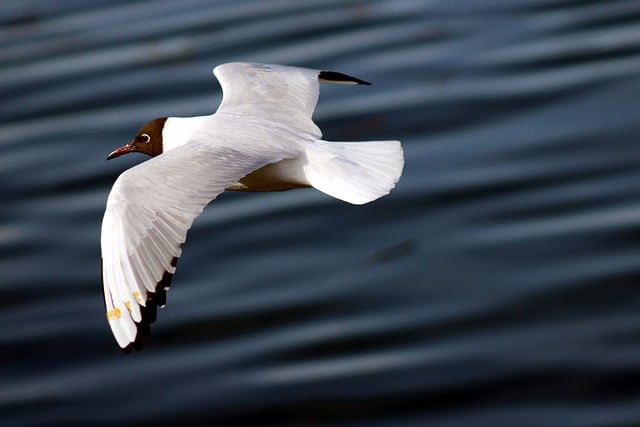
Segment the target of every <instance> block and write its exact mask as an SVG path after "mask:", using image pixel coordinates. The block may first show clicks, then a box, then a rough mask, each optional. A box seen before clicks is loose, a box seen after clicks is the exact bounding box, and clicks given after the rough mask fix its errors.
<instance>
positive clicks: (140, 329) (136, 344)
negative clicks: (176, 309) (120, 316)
mask: <svg viewBox="0 0 640 427" xmlns="http://www.w3.org/2000/svg"><path fill="white" fill-rule="evenodd" d="M177 264H178V258H177V257H174V258H173V259H172V260H171V265H172V266H173V267H175V266H176V265H177ZM172 278H173V274H171V273H169V272H168V271H165V272H164V274H163V275H162V278H161V279H160V281H159V282H158V284H157V285H156V291H155V292H150V293H149V294H148V295H147V301H146V305H145V306H140V314H141V316H142V319H141V320H140V322H136V328H137V332H136V337H135V339H134V340H133V342H131V343H129V344H128V345H127V346H126V347H124V348H123V349H122V351H123V352H125V353H127V354H129V353H131V351H132V350H134V349H135V350H136V351H141V350H142V349H143V347H144V345H143V341H144V339H145V338H147V337H149V335H151V324H152V323H154V322H155V321H156V317H157V314H158V307H164V305H165V304H166V302H167V290H168V289H169V287H170V286H171V279H172Z"/></svg>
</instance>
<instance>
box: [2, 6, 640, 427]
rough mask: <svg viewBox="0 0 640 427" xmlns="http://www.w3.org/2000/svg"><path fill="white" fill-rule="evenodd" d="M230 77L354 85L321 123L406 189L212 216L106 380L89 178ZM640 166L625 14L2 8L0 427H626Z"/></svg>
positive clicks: (638, 71)
mask: <svg viewBox="0 0 640 427" xmlns="http://www.w3.org/2000/svg"><path fill="white" fill-rule="evenodd" d="M234 60H246V61H255V62H268V63H281V64H290V65H299V66H307V67H312V68H319V69H329V70H335V71H341V72H344V73H347V74H351V75H355V76H358V77H360V78H362V79H364V80H367V81H371V82H372V83H373V85H372V86H370V87H365V86H358V87H354V86H333V85H324V86H323V87H322V93H321V97H320V102H319V104H318V108H317V110H316V114H315V116H314V117H315V120H316V122H317V123H318V124H319V125H320V127H321V128H322V129H323V131H324V137H325V139H329V140H373V139H400V140H401V141H402V143H403V146H404V149H405V156H406V165H405V171H404V174H403V177H402V179H401V181H400V183H399V184H398V186H397V188H396V189H395V190H394V191H393V192H392V193H391V194H390V195H389V196H388V197H385V198H383V199H381V200H379V201H377V202H375V203H371V204H369V205H366V206H351V205H348V204H346V203H343V202H340V201H337V200H334V199H332V198H330V197H328V196H326V195H324V194H322V193H320V192H317V191H314V190H312V189H305V190H295V191H289V192H283V193H260V194H238V193H225V194H224V195H223V196H221V197H220V198H219V199H218V200H216V201H215V202H214V203H212V204H211V205H210V206H209V207H208V208H207V209H206V210H205V212H204V214H203V215H202V216H201V217H200V218H198V220H197V221H196V223H195V225H194V227H193V229H192V232H191V233H190V236H189V240H188V242H187V244H186V245H185V249H184V252H183V256H182V258H181V261H180V266H179V269H178V271H177V274H176V275H175V277H174V280H173V287H172V289H171V291H170V293H169V294H168V304H167V306H166V307H165V308H164V309H162V310H161V311H160V312H159V316H158V321H157V322H156V324H154V327H153V330H152V337H151V338H150V339H149V340H148V341H147V343H146V347H145V350H144V351H142V352H140V353H134V354H130V355H124V354H122V353H121V352H120V350H119V349H118V348H117V345H116V343H115V341H114V340H113V338H112V337H111V334H110V331H109V328H108V325H107V324H106V321H105V316H104V307H103V302H102V289H101V282H100V252H99V229H100V222H101V218H102V214H103V211H104V205H105V201H106V197H107V194H108V192H109V189H110V187H111V185H112V183H113V181H114V180H115V178H116V177H117V175H118V174H119V173H121V172H122V171H123V170H125V169H126V168H128V167H130V166H132V165H134V164H136V163H139V162H141V161H144V160H145V159H144V157H143V156H139V155H132V156H127V157H124V158H119V159H117V160H113V161H109V162H105V160H104V159H105V156H106V154H107V153H109V152H110V151H111V150H112V149H113V148H115V147H117V146H120V145H123V144H124V143H126V142H128V141H129V139H130V138H131V137H132V136H133V135H134V134H135V132H136V131H137V129H138V128H139V126H140V125H141V124H143V123H145V122H146V121H148V120H150V119H152V118H155V117H159V116H166V115H170V116H192V115H201V114H207V113H210V112H213V111H214V110H215V108H216V107H217V105H218V103H219V101H220V96H221V94H220V89H219V86H218V84H217V82H216V80H215V79H214V78H213V76H212V75H211V69H212V68H213V67H214V66H215V65H217V64H220V63H224V62H229V61H234ZM639 147H640V2H638V1H637V0H627V1H625V0H617V1H613V0H609V1H580V0H564V1H562V0H555V1H552V0H476V1H451V0H441V1H438V0H432V1H429V0H420V1H419V0H394V1H348V0H322V1H316V0H310V1H300V0H297V1H294V0H265V1H260V2H255V1H235V0H234V1H231V0H229V1H211V0H184V1H175V0H159V1H142V0H138V1H124V0H122V1H104V0H102V1H101V0H92V1H80V0H64V1H36V0H3V1H2V2H1V3H0V325H1V327H0V425H1V426H3V427H7V426H66V427H68V426H88V425H91V426H114V425H140V426H142V425H149V426H151V425H153V426H158V425H182V426H186V425H210V426H217V425H222V426H238V425H256V426H265V425H273V426H276V425H277V426H284V425H305V426H307V425H308V426H430V427H471V426H493V427H498V426H504V427H514V426H536V427H537V426H576V427H577V426H580V427H582V426H589V427H592V426H593V427H595V426H637V425H640V240H639V239H640V232H639V227H640V149H639Z"/></svg>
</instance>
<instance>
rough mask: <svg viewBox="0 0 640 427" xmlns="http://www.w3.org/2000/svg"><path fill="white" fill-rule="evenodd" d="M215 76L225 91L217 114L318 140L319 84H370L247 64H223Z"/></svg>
mask: <svg viewBox="0 0 640 427" xmlns="http://www.w3.org/2000/svg"><path fill="white" fill-rule="evenodd" d="M213 74H214V75H215V76H216V78H217V79H218V81H219V82H220V86H222V92H223V97H222V102H221V103H220V107H218V111H217V113H231V114H240V115H245V116H254V117H260V118H264V119H266V120H269V121H271V122H274V123H281V124H283V125H286V126H290V127H293V128H297V129H299V130H301V131H304V132H307V133H309V134H311V135H312V136H314V137H315V138H316V139H319V138H320V137H321V136H322V132H321V131H320V129H319V128H318V127H317V126H316V125H315V123H313V120H312V119H311V115H312V114H313V110H314V109H315V107H316V103H317V102H318V92H319V83H320V82H322V83H346V84H369V83H367V82H365V81H363V80H360V79H358V78H356V77H352V76H348V75H346V74H342V73H338V72H335V71H320V70H312V69H309V68H299V67H288V66H284V65H269V64H252V63H246V62H232V63H228V64H222V65H219V66H217V67H216V68H214V70H213Z"/></svg>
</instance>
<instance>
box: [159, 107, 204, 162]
mask: <svg viewBox="0 0 640 427" xmlns="http://www.w3.org/2000/svg"><path fill="white" fill-rule="evenodd" d="M210 117H211V116H197V117H169V118H168V119H167V121H166V122H165V124H164V127H163V129H162V152H163V153H165V152H167V151H169V150H173V149H174V148H177V147H180V146H182V145H184V144H185V143H186V142H188V141H189V139H191V136H192V135H193V133H194V132H195V131H197V130H198V129H199V128H200V127H202V126H204V125H205V123H206V121H207V119H209V118H210Z"/></svg>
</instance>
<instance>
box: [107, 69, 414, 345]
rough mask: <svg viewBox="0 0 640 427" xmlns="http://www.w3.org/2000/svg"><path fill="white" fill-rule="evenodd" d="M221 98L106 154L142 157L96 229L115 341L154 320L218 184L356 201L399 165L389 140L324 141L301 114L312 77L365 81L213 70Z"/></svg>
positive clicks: (395, 174)
mask: <svg viewBox="0 0 640 427" xmlns="http://www.w3.org/2000/svg"><path fill="white" fill-rule="evenodd" d="M214 74H215V75H216V77H218V80H219V81H220V84H221V86H222V88H223V100H222V103H221V105H220V107H219V108H218V110H217V111H216V113H215V114H213V115H208V116H199V117H169V118H159V119H155V120H153V121H151V122H149V123H147V124H146V125H145V126H143V127H142V128H141V129H140V131H139V132H138V134H137V135H136V137H135V138H134V139H133V140H132V141H131V142H130V143H129V144H127V145H125V146H123V147H121V148H119V149H117V150H115V151H113V152H112V153H111V154H110V155H109V157H108V159H109V158H113V157H117V156H119V155H122V154H125V153H129V152H133V151H139V152H143V153H146V154H149V155H151V156H152V157H153V158H152V159H150V160H148V161H146V162H143V163H141V164H139V165H137V166H135V167H132V168H130V169H129V170H127V171H125V172H123V173H122V174H121V175H120V177H118V179H117V180H116V182H115V184H114V186H113V188H112V190H111V193H110V194H109V198H108V201H107V208H106V211H105V215H104V219H103V223H102V234H101V247H102V261H103V267H102V272H103V285H104V295H105V305H106V311H107V319H108V321H109V325H110V326H111V329H112V331H113V334H114V336H115V338H116V341H117V342H118V344H119V345H120V346H121V347H122V348H124V349H125V350H129V349H130V348H131V347H132V346H133V347H135V348H140V346H141V343H142V337H143V336H146V335H148V333H149V325H150V324H151V323H153V321H155V315H156V308H157V306H163V305H164V303H165V293H166V290H167V289H168V287H169V284H170V280H171V276H172V274H173V273H174V272H175V267H176V263H177V260H178V258H179V256H180V253H181V250H182V249H181V248H182V245H183V244H184V242H185V239H186V234H187V231H188V230H189V228H190V227H191V224H192V223H193V220H194V219H195V218H196V217H197V216H198V215H199V214H200V212H201V211H202V210H203V209H204V207H205V206H206V205H207V204H208V203H209V202H210V201H211V200H213V199H215V197H216V196H217V195H218V194H220V193H221V192H223V191H224V190H225V189H229V190H238V191H281V190H289V189H293V188H299V187H315V188H316V189H318V190H320V191H322V192H324V193H326V194H329V195H331V196H333V197H336V198H339V199H341V200H344V201H347V202H350V203H353V204H363V203H367V202H369V201H372V200H375V199H377V198H379V197H381V196H383V195H385V194H387V193H388V192H389V191H390V190H391V189H392V188H393V187H394V185H395V183H396V182H397V181H398V179H399V178H400V174H401V173H402V167H403V164H404V160H403V153H402V148H401V146H400V142H399V141H369V142H329V141H324V140H322V139H321V136H322V135H321V132H320V129H319V128H318V127H317V126H316V125H315V124H314V123H313V121H312V119H311V114H312V113H313V110H314V108H315V104H316V101H317V98H318V87H319V82H332V83H351V84H367V83H366V82H364V81H362V80H360V79H357V78H354V77H351V76H347V75H344V74H340V73H335V72H327V71H318V70H311V69H305V68H297V67H286V66H281V65H264V64H248V63H231V64H224V65H221V66H218V67H216V69H215V70H214Z"/></svg>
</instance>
